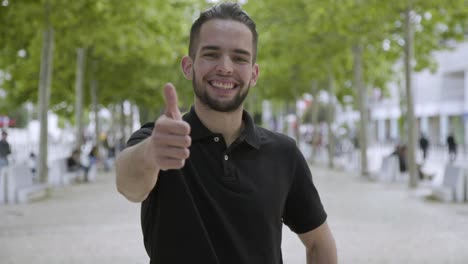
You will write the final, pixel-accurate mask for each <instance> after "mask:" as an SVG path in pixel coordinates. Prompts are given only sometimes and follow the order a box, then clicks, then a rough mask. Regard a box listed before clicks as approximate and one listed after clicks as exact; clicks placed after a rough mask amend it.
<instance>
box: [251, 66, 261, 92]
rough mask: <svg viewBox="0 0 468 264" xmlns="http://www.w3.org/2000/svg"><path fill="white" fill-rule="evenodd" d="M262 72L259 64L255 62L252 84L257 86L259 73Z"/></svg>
mask: <svg viewBox="0 0 468 264" xmlns="http://www.w3.org/2000/svg"><path fill="white" fill-rule="evenodd" d="M259 74H260V71H259V66H258V64H257V63H255V64H254V65H253V67H252V79H250V86H252V87H253V86H255V85H256V84H257V80H258V75H259Z"/></svg>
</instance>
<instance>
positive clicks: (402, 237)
mask: <svg viewBox="0 0 468 264" xmlns="http://www.w3.org/2000/svg"><path fill="white" fill-rule="evenodd" d="M311 169H312V173H313V177H314V182H315V184H316V186H317V188H318V190H319V192H320V194H321V197H322V202H323V203H324V205H325V208H326V210H327V212H328V215H329V218H328V222H329V224H330V226H331V228H332V230H333V233H334V236H335V239H336V243H337V246H338V255H339V263H352V264H354V263H357V264H360V263H434V264H440V263H460V264H462V263H463V264H464V263H468V250H467V249H468V204H466V203H465V204H443V203H439V202H433V201H428V200H426V199H424V197H423V194H425V193H426V190H425V189H424V188H422V187H421V188H418V189H416V190H410V189H408V188H407V187H406V184H405V183H378V182H371V181H368V180H366V179H363V178H360V177H359V176H358V175H356V174H355V173H349V172H339V171H330V170H327V169H324V168H322V167H312V168H311ZM0 219H1V220H0V245H1V246H0V263H2V264H23V263H38V264H39V263H44V264H45V263H47V264H53V263H60V264H64V263H65V264H66V263H80V264H81V263H93V264H94V263H126V264H127V263H136V264H138V263H148V257H147V256H146V252H145V251H144V247H143V242H142V237H141V229H140V222H139V204H133V203H130V202H128V201H127V200H125V199H124V198H123V197H122V196H120V195H119V194H118V193H117V191H116V189H115V185H114V176H113V174H111V173H100V174H99V175H98V179H97V182H95V183H91V184H78V185H73V186H68V187H65V188H62V189H57V190H54V191H53V193H52V195H51V197H50V198H48V199H46V200H43V201H38V202H33V203H31V204H26V205H15V206H11V205H8V206H5V205H2V206H0ZM283 258H284V263H286V264H288V263H289V264H295V263H305V251H304V248H303V246H302V244H301V242H300V241H299V239H298V238H297V236H296V235H294V234H292V233H291V232H290V231H289V229H288V228H287V227H285V228H284V235H283Z"/></svg>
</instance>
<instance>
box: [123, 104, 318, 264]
mask: <svg viewBox="0 0 468 264" xmlns="http://www.w3.org/2000/svg"><path fill="white" fill-rule="evenodd" d="M183 119H184V120H185V121H187V122H188V123H189V124H190V126H191V134H190V135H191V137H192V145H191V147H190V157H189V158H188V159H187V161H186V163H185V166H184V167H183V168H182V169H181V170H168V171H161V172H160V174H159V178H158V182H157V184H156V186H155V188H154V189H153V190H152V191H151V193H150V194H149V196H148V198H147V199H146V200H145V201H143V203H142V207H141V225H142V229H143V236H144V243H145V247H146V251H147V252H148V255H149V256H150V259H151V263H158V264H186V263H204V264H211V263H218V264H230V263H232V264H244V263H252V264H279V263H282V256H281V234H282V231H281V230H282V225H283V222H284V223H285V224H286V225H288V226H289V228H290V229H291V230H292V231H294V232H296V233H299V234H300V233H305V232H307V231H310V230H312V229H314V228H316V227H318V226H319V225H321V224H322V223H324V221H325V219H326V217H327V215H326V213H325V211H324V209H323V207H322V204H321V202H320V198H319V195H318V193H317V190H316V189H315V187H314V184H313V183H312V177H311V174H310V171H309V167H308V165H307V163H306V161H305V159H304V157H303V156H302V154H301V153H300V151H299V149H298V148H297V147H296V144H295V142H294V140H293V139H291V138H289V137H287V136H285V135H282V134H279V133H274V132H271V131H268V130H266V129H263V128H260V127H257V126H255V125H254V123H253V121H252V118H251V117H250V116H249V114H248V113H247V112H245V111H244V113H243V121H244V124H245V129H244V130H243V132H242V133H241V135H240V136H239V138H238V139H237V140H236V141H235V142H233V143H232V144H231V146H229V147H226V143H225V141H224V139H223V136H222V135H221V134H216V133H212V132H211V131H209V130H208V129H207V128H206V127H205V126H204V125H203V124H202V123H201V121H200V119H199V118H198V117H197V115H196V113H195V111H194V109H193V108H192V109H191V111H190V112H189V113H187V114H185V115H184V117H183ZM153 126H154V123H148V124H145V125H144V126H143V127H142V128H141V129H140V130H138V131H136V132H135V133H134V134H133V135H132V136H131V138H130V139H129V141H128V145H129V146H130V145H134V144H137V143H138V142H140V141H141V140H143V139H144V138H146V137H148V136H150V135H151V130H152V129H153ZM136 166H138V165H137V164H136Z"/></svg>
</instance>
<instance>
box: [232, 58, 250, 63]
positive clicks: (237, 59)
mask: <svg viewBox="0 0 468 264" xmlns="http://www.w3.org/2000/svg"><path fill="white" fill-rule="evenodd" d="M234 61H236V62H249V60H248V59H246V58H244V57H235V58H234Z"/></svg>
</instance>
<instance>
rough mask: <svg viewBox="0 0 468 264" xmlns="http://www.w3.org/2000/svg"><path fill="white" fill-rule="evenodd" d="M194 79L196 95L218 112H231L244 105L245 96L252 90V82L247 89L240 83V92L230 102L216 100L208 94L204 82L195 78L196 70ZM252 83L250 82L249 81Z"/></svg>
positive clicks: (193, 84)
mask: <svg viewBox="0 0 468 264" xmlns="http://www.w3.org/2000/svg"><path fill="white" fill-rule="evenodd" d="M193 76H194V77H193V79H192V86H193V90H194V92H195V96H197V98H198V99H199V100H200V101H201V102H202V103H203V104H205V105H206V106H208V107H209V108H210V109H212V110H215V111H217V112H224V113H229V112H234V111H236V110H237V109H239V107H240V106H241V105H242V103H243V102H244V100H245V98H246V97H247V94H248V93H249V90H250V84H249V85H248V86H247V87H245V91H243V90H242V86H243V84H242V83H241V85H239V89H240V92H239V93H237V94H236V95H235V96H234V98H233V99H231V100H230V101H228V102H221V101H219V100H216V99H215V98H213V97H212V96H210V95H209V94H208V91H207V89H203V88H202V87H201V86H202V85H203V84H201V83H200V84H199V83H197V80H196V78H195V72H194V73H193ZM249 83H250V82H249Z"/></svg>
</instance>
